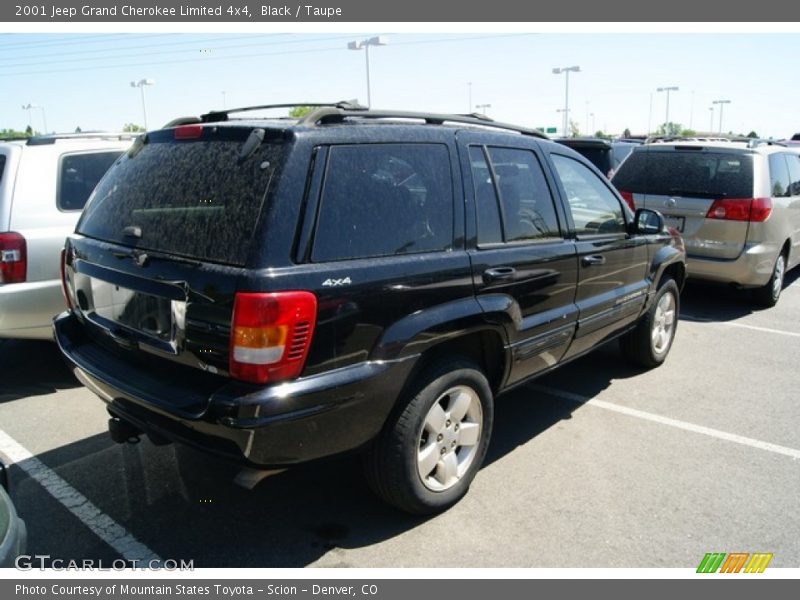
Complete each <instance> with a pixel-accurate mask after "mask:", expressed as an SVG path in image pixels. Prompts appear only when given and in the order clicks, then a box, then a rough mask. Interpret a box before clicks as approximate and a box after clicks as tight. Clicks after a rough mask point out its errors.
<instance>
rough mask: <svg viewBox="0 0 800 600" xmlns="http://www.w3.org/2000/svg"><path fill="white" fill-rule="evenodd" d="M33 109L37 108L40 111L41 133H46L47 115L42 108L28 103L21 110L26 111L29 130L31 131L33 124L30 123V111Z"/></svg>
mask: <svg viewBox="0 0 800 600" xmlns="http://www.w3.org/2000/svg"><path fill="white" fill-rule="evenodd" d="M34 108H38V109H39V110H41V111H42V123H43V124H44V132H43V133H47V115H46V114H45V112H44V106H40V105H38V104H31V103H30V102H28V104H26V105H24V106H23V107H22V110H27V111H28V125H29V126H30V128H31V130H33V124H32V123H31V110H32V109H34Z"/></svg>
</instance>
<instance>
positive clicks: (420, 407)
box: [365, 359, 493, 514]
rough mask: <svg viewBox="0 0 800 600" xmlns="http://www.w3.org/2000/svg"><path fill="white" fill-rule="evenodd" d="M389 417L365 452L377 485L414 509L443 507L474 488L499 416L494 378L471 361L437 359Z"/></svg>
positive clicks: (370, 475) (388, 499)
mask: <svg viewBox="0 0 800 600" xmlns="http://www.w3.org/2000/svg"><path fill="white" fill-rule="evenodd" d="M414 389H415V390H417V391H416V392H412V393H413V396H412V397H410V398H409V399H407V400H406V401H405V404H404V406H402V407H398V408H399V409H398V411H396V413H395V414H394V415H393V416H392V417H390V419H389V421H388V422H387V423H386V426H385V427H384V430H383V432H382V434H381V435H380V436H379V438H378V439H377V440H376V442H375V443H374V445H373V446H372V447H371V448H370V450H369V451H368V452H367V455H366V456H365V471H366V475H367V480H368V482H369V484H370V487H371V488H372V489H373V490H374V491H375V493H376V494H377V495H378V496H380V497H381V498H382V499H383V500H385V501H386V502H388V503H389V504H392V505H394V506H396V507H397V508H399V509H401V510H403V511H406V512H409V513H413V514H430V513H435V512H439V511H442V510H444V509H446V508H448V507H450V506H452V505H453V504H455V503H456V502H458V500H460V499H461V498H462V497H463V496H464V494H466V493H467V490H468V489H469V486H470V483H472V480H473V479H474V478H475V475H476V473H477V472H478V469H480V466H481V464H482V463H483V459H484V457H485V456H486V450H487V448H488V445H489V438H490V436H491V431H492V422H493V400H492V391H491V388H490V387H489V382H488V381H487V380H486V377H485V376H484V375H483V373H482V372H481V371H480V369H479V368H478V367H477V366H476V365H475V364H473V363H472V362H470V361H468V360H466V359H450V360H447V361H443V362H440V363H438V364H437V365H436V366H434V367H433V368H432V369H430V370H428V371H427V372H426V373H425V374H424V375H423V376H422V377H421V378H420V379H419V380H418V385H417V386H416V387H415V388H414Z"/></svg>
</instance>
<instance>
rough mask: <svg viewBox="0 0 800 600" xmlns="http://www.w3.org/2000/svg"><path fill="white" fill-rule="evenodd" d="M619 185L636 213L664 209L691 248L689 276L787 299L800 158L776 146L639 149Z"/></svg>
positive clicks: (798, 233) (798, 228)
mask: <svg viewBox="0 0 800 600" xmlns="http://www.w3.org/2000/svg"><path fill="white" fill-rule="evenodd" d="M612 183H613V184H614V185H615V186H616V187H617V189H619V190H620V193H621V194H622V195H623V196H624V197H625V198H627V199H628V201H629V202H631V203H632V205H635V206H636V207H643V208H652V209H657V210H659V211H662V212H663V213H664V216H665V218H666V220H667V224H669V225H671V226H674V227H675V228H677V229H678V231H680V232H681V234H682V235H683V238H684V240H685V243H686V252H687V255H688V258H687V268H688V274H689V277H692V278H696V279H703V280H708V281H715V282H723V283H730V284H734V285H736V286H739V287H743V288H752V289H753V295H754V299H755V300H756V301H757V302H758V303H759V304H761V305H764V306H773V305H774V304H775V303H776V302H777V301H778V298H779V297H780V294H781V290H782V288H783V279H784V274H785V272H786V271H787V270H788V269H791V268H792V267H794V266H795V265H797V264H798V262H799V261H800V251H798V250H800V156H798V154H797V153H796V152H792V151H791V150H789V149H788V148H786V147H784V146H781V145H775V144H771V143H762V142H759V141H753V142H750V143H741V142H730V141H728V142H723V143H688V142H681V143H677V144H658V145H646V146H642V147H640V148H637V149H636V150H634V151H633V153H632V154H631V156H630V157H629V158H628V159H627V160H626V161H625V163H624V164H623V165H622V166H621V167H620V169H619V171H617V173H616V174H615V175H614V178H613V179H612Z"/></svg>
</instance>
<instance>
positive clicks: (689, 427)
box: [528, 384, 800, 460]
mask: <svg viewBox="0 0 800 600" xmlns="http://www.w3.org/2000/svg"><path fill="white" fill-rule="evenodd" d="M528 387H529V388H532V389H535V390H538V391H540V392H544V393H545V394H549V395H551V396H555V397H556V398H563V399H564V400H569V401H570V402H575V403H577V404H588V405H590V406H596V407H598V408H604V409H606V410H611V411H614V412H617V413H620V414H623V415H628V416H629V417H637V418H639V419H645V420H646V421H653V422H654V423H660V424H661V425H669V426H670V427H676V428H677V429H683V430H684V431H691V432H693V433H700V434H703V435H707V436H710V437H713V438H717V439H720V440H725V441H728V442H734V443H735V444H741V445H743V446H749V447H751V448H757V449H759V450H766V451H767V452H773V453H775V454H783V455H784V456H789V457H791V458H793V459H795V460H797V459H800V450H795V449H794V448H787V447H786V446H779V445H778V444H771V443H769V442H762V441H761V440H756V439H753V438H749V437H744V436H741V435H736V434H734V433H728V432H726V431H720V430H719V429H712V428H711V427H703V426H702V425H695V424H694V423H689V422H687V421H679V420H678V419H670V418H669V417H662V416H661V415H657V414H654V413H649V412H645V411H643V410H636V409H635V408H628V407H627V406H620V405H619V404H614V403H612V402H606V401H605V400H597V399H594V398H586V397H584V396H580V395H578V394H573V393H571V392H564V391H562V390H558V389H555V388H551V387H546V386H543V385H535V384H534V385H530V384H529V385H528Z"/></svg>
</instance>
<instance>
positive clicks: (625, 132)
mask: <svg viewBox="0 0 800 600" xmlns="http://www.w3.org/2000/svg"><path fill="white" fill-rule="evenodd" d="M622 137H624V138H629V137H631V130H630V129H628V128H627V127H626V128H625V131H623V132H622Z"/></svg>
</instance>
